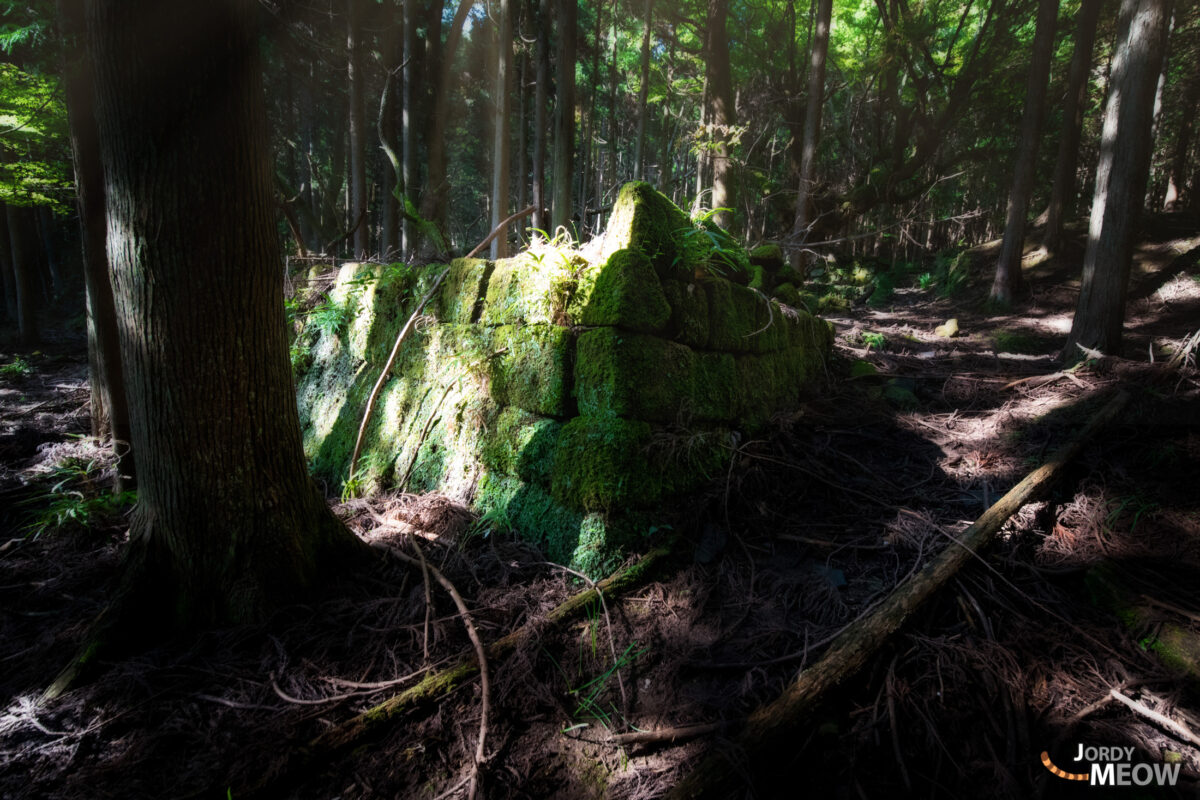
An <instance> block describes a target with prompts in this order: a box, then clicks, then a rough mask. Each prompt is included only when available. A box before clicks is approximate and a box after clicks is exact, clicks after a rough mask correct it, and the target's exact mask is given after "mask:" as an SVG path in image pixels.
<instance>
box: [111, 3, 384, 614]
mask: <svg viewBox="0 0 1200 800" xmlns="http://www.w3.org/2000/svg"><path fill="white" fill-rule="evenodd" d="M256 11H257V9H256V7H255V4H253V3H251V2H249V0H188V2H176V3H173V4H172V5H171V8H170V13H164V11H163V8H162V6H161V4H160V3H158V2H156V0H94V1H93V2H91V3H89V4H88V34H89V43H88V44H89V47H88V49H89V52H90V53H92V55H93V56H94V58H95V62H96V64H95V67H96V71H95V80H96V93H97V105H96V117H97V122H98V125H99V132H100V151H101V156H102V163H103V168H104V175H105V189H106V192H105V196H106V198H107V202H108V206H107V208H108V231H109V236H108V246H109V259H110V262H111V266H112V272H113V290H114V294H115V299H116V308H117V314H118V319H119V320H120V326H119V328H120V338H121V354H122V361H123V363H124V365H125V368H126V373H125V377H126V386H127V391H128V399H129V412H130V413H129V416H130V427H131V438H132V442H133V451H134V457H135V458H136V461H137V471H138V481H139V488H138V504H137V507H136V509H135V512H134V516H133V520H132V523H131V531H130V548H131V551H130V558H129V560H128V561H127V569H126V579H125V582H124V584H123V588H122V595H121V598H122V602H119V607H120V608H123V609H125V610H126V611H127V612H128V613H130V614H136V615H138V617H139V619H138V620H137V621H138V622H142V623H143V625H141V626H138V627H136V628H134V630H133V633H134V634H135V635H139V636H144V634H145V632H146V630H147V629H146V628H145V627H144V623H145V621H146V618H147V617H149V618H150V621H152V622H158V623H162V624H165V625H168V626H171V627H187V626H200V625H210V624H225V623H238V622H245V621H249V620H260V619H263V618H264V616H265V615H266V614H268V613H270V611H271V610H272V609H274V608H277V607H278V606H279V605H281V604H283V603H286V602H289V601H293V600H295V599H296V598H298V597H300V596H302V595H304V594H306V593H307V592H308V591H309V590H311V589H312V588H313V587H314V585H315V584H316V583H317V582H318V581H319V580H320V579H321V578H323V577H324V575H325V574H326V573H328V572H331V571H332V570H333V568H334V567H335V566H336V565H339V564H341V563H344V560H345V559H346V558H347V557H349V556H350V555H351V554H354V553H358V552H361V549H362V545H361V544H360V543H359V542H358V541H357V540H356V539H355V538H354V537H353V536H352V535H351V534H350V533H349V532H348V531H347V530H346V528H345V527H344V526H343V525H342V524H341V523H340V522H338V520H337V519H336V518H335V517H334V516H333V515H332V513H330V511H329V509H328V507H327V505H326V504H325V501H324V498H323V497H322V496H321V495H320V493H319V492H318V490H317V488H316V486H315V485H314V483H313V482H312V480H311V479H310V478H309V476H308V471H307V468H306V465H305V460H304V452H303V448H302V446H301V438H300V424H299V419H298V415H297V412H296V399H295V396H294V394H293V391H292V375H291V367H290V364H289V360H288V353H287V350H288V342H287V331H286V326H285V322H284V314H283V287H282V282H281V279H280V267H281V254H280V251H279V242H278V238H277V235H276V230H275V215H274V204H273V199H272V198H273V194H272V179H271V164H270V158H269V152H268V145H267V135H266V115H265V111H264V108H263V92H262V81H261V68H260V64H259V57H258V47H257V36H256V34H257V31H256V29H255V26H254V18H255V14H256ZM133 622H134V620H133V619H129V620H128V621H127V624H132V623H133Z"/></svg>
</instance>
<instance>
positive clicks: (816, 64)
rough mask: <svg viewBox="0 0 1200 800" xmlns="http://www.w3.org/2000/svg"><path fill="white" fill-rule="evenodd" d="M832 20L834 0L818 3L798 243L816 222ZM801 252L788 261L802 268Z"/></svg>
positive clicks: (795, 228)
mask: <svg viewBox="0 0 1200 800" xmlns="http://www.w3.org/2000/svg"><path fill="white" fill-rule="evenodd" d="M832 21H833V0H819V2H818V3H817V16H816V20H815V26H816V28H815V31H814V35H813V43H812V60H811V62H810V64H809V70H808V107H807V108H806V109H805V112H804V145H803V148H802V149H801V153H800V181H799V183H798V185H797V192H796V220H795V223H794V224H793V225H792V238H793V239H794V240H795V241H796V244H802V243H803V242H804V241H806V240H807V239H808V230H809V228H810V227H811V226H812V223H813V220H812V218H811V215H810V213H809V211H810V207H811V205H812V197H813V189H814V184H815V180H816V159H817V144H818V143H819V141H820V136H821V108H822V105H823V102H822V101H823V99H824V95H825V62H826V60H827V56H828V52H829V26H830V24H831V23H832ZM802 255H803V253H802V251H800V250H799V249H794V250H792V251H791V254H790V257H789V260H790V261H791V263H792V266H793V267H797V268H798V267H799V266H800V264H801V262H802V261H803V258H802Z"/></svg>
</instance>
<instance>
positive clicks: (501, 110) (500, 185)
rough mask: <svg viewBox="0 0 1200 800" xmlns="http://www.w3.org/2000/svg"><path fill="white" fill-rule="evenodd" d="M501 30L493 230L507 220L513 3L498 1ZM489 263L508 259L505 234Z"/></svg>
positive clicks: (494, 131) (494, 246) (494, 137)
mask: <svg viewBox="0 0 1200 800" xmlns="http://www.w3.org/2000/svg"><path fill="white" fill-rule="evenodd" d="M497 15H498V17H499V19H498V23H499V26H500V29H499V31H498V32H497V47H496V83H495V94H494V95H493V98H492V100H493V104H494V106H493V109H494V110H493V113H492V125H493V128H492V225H491V227H492V228H495V227H496V226H497V225H500V224H501V223H502V222H504V220H505V219H506V218H507V217H508V203H509V198H508V190H509V186H510V176H509V174H508V173H509V160H508V157H509V137H508V115H509V105H510V100H511V96H512V90H511V86H510V84H511V82H512V81H511V77H512V52H513V37H512V0H500V4H499V8H498V10H497ZM490 252H491V257H492V259H497V258H505V257H507V256H508V231H506V230H505V231H501V232H500V234H499V235H498V236H496V238H495V239H492V248H491V251H490Z"/></svg>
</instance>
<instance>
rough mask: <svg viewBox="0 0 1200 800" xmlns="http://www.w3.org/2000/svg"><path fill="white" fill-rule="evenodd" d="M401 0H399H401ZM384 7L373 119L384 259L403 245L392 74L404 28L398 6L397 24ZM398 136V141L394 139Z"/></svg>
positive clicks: (387, 6)
mask: <svg viewBox="0 0 1200 800" xmlns="http://www.w3.org/2000/svg"><path fill="white" fill-rule="evenodd" d="M401 2H403V0H401ZM382 8H383V9H384V10H385V11H384V14H383V17H384V26H385V29H384V32H383V41H382V44H381V46H380V49H381V50H382V51H383V59H384V61H383V63H384V69H385V70H386V71H387V75H386V76H385V78H384V81H383V91H382V94H381V95H380V98H379V117H378V119H377V121H376V126H375V127H376V131H377V133H378V136H379V146H380V148H381V149H382V150H383V152H384V156H385V157H386V158H387V167H388V168H387V169H385V170H384V171H383V175H382V182H381V186H380V189H381V193H382V195H383V197H382V198H381V199H382V201H383V202H382V208H381V211H380V213H381V215H382V217H383V219H382V221H381V222H382V224H381V225H380V234H379V256H380V258H382V259H384V260H385V261H386V260H388V259H391V258H396V257H403V255H402V254H403V252H404V251H403V249H402V247H401V233H400V231H401V222H400V220H401V213H400V212H401V208H400V201H399V200H398V199H397V197H396V196H397V195H400V196H403V195H404V191H405V189H406V188H407V186H406V184H405V183H404V173H403V168H402V167H401V159H400V158H399V157H397V155H396V154H397V153H403V151H404V145H403V123H401V125H400V128H401V131H400V133H401V135H400V136H397V130H396V128H397V125H396V122H397V117H399V116H400V114H403V108H402V106H403V97H401V102H400V104H399V105H400V106H401V111H400V113H399V114H398V113H397V111H396V107H397V105H398V104H397V103H396V96H397V94H400V95H401V96H403V90H401V91H399V92H398V91H397V90H396V83H403V77H401V79H400V81H396V80H395V78H394V76H395V73H396V71H397V70H400V69H401V65H402V64H404V43H405V38H404V36H405V33H404V32H405V31H406V30H408V25H407V24H406V20H405V19H404V10H403V9H401V13H400V20H399V24H393V21H392V19H391V18H390V15H389V14H388V13H386V10H388V9H390V4H385V5H384V6H382ZM398 139H399V141H397V140H398Z"/></svg>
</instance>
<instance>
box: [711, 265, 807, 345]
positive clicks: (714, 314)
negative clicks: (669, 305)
mask: <svg viewBox="0 0 1200 800" xmlns="http://www.w3.org/2000/svg"><path fill="white" fill-rule="evenodd" d="M705 288H706V289H707V291H708V302H709V310H710V313H709V333H708V349H709V350H720V351H722V352H726V353H770V352H775V351H776V350H781V349H783V348H784V347H787V345H788V332H787V328H786V327H785V325H784V324H783V323H782V321H781V319H780V313H779V311H778V306H776V307H774V308H772V307H771V306H770V304H769V301H768V300H767V298H766V297H765V296H763V295H762V294H759V293H758V292H755V291H753V290H751V289H747V288H745V287H742V286H737V285H736V284H733V283H730V282H729V281H724V280H712V281H709V282H708V283H707V284H706V285H705Z"/></svg>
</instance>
